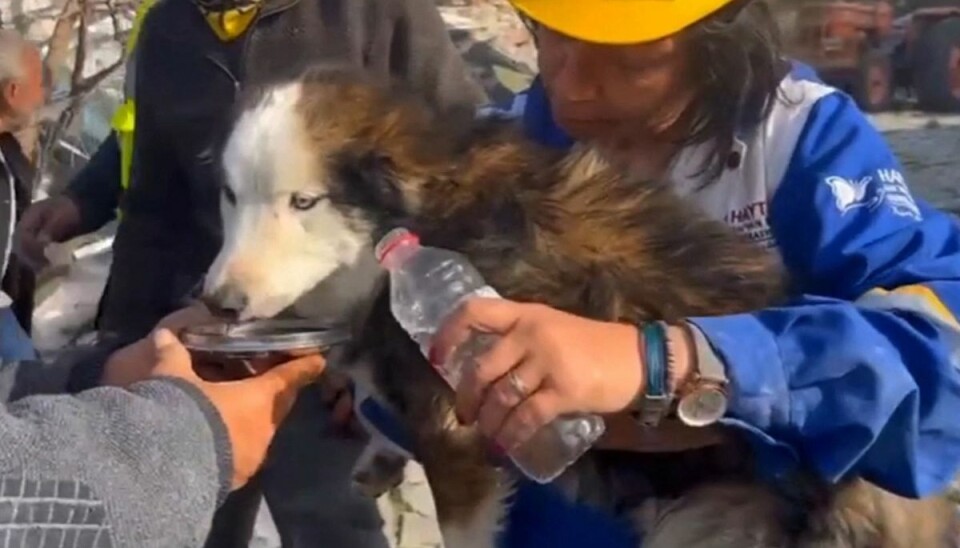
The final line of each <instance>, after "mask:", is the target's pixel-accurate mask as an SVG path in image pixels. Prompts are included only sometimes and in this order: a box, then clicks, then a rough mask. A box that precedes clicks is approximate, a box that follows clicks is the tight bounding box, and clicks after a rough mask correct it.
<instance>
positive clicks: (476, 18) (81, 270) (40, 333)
mask: <svg viewBox="0 0 960 548" xmlns="http://www.w3.org/2000/svg"><path fill="white" fill-rule="evenodd" d="M438 4H440V5H441V10H442V12H443V15H444V17H445V19H446V21H447V23H448V25H449V26H450V27H451V34H452V35H453V37H454V39H455V41H456V42H457V43H458V46H459V47H460V48H461V51H462V53H463V55H464V57H465V58H466V59H467V60H468V61H469V62H470V64H471V66H472V68H473V70H474V72H475V74H476V76H477V78H478V79H480V80H481V81H482V82H483V83H484V84H485V85H486V87H487V88H488V90H489V91H490V92H491V94H492V95H493V96H494V97H496V98H503V97H504V96H506V95H507V94H509V93H510V92H513V91H517V90H519V89H521V88H522V87H523V86H524V85H525V83H526V82H527V81H528V80H529V78H530V76H531V75H532V70H531V69H530V67H532V66H534V63H535V53H534V51H533V48H532V44H531V43H530V40H529V36H528V35H527V34H526V33H525V31H524V29H523V27H522V25H520V24H519V22H518V21H517V20H516V18H515V16H514V15H513V13H512V12H511V11H510V10H509V9H508V8H506V7H505V6H504V4H503V2H502V1H499V0H493V1H491V0H473V1H467V0H464V1H455V0H439V1H438ZM873 121H874V123H875V124H876V126H877V127H878V128H879V129H880V130H881V131H882V132H883V133H884V134H885V136H886V138H887V139H888V141H889V142H890V144H891V145H892V147H893V149H894V150H895V152H896V153H897V154H898V155H899V157H900V159H901V160H902V162H903V164H904V167H905V171H906V173H907V175H908V179H909V180H910V181H911V184H912V187H913V189H914V191H915V192H916V193H917V194H919V195H920V196H922V197H924V198H926V199H927V200H929V201H931V202H932V203H934V204H935V205H937V206H939V207H941V208H944V209H948V210H950V211H953V212H955V213H960V180H958V178H960V116H954V117H945V116H939V117H936V116H929V115H924V114H920V113H915V112H909V111H904V112H895V113H888V114H882V115H878V116H874V117H873ZM107 232H109V230H108V231H107ZM108 265H109V254H104V255H99V256H96V257H92V258H89V259H86V260H84V261H81V262H79V263H74V264H73V265H72V266H71V267H70V268H69V269H67V270H65V273H64V274H61V275H60V276H58V277H57V279H56V282H55V283H51V284H47V285H46V287H45V288H44V289H42V290H41V295H40V296H39V297H40V300H41V301H42V302H41V303H40V305H39V307H38V309H37V316H36V321H35V324H36V325H37V333H36V340H37V343H38V345H39V346H40V347H41V348H42V349H51V350H52V349H56V348H61V347H63V346H64V345H65V344H66V343H67V342H69V341H70V340H72V339H74V338H75V336H76V333H77V332H82V331H83V330H84V329H85V328H86V327H87V326H88V325H89V322H90V320H91V319H92V317H93V314H94V312H95V309H96V300H97V298H98V297H99V295H100V292H101V290H102V287H103V281H104V278H105V275H106V270H107V267H108ZM380 506H381V508H382V510H383V515H384V518H385V522H386V523H385V531H386V533H387V534H388V537H389V538H390V539H391V542H392V544H393V546H394V547H396V548H433V547H439V546H441V541H440V535H439V530H438V529H437V525H436V521H435V519H434V515H435V512H434V506H433V500H432V497H431V495H430V490H429V487H428V486H427V483H426V479H425V477H424V475H423V471H422V469H420V468H419V467H418V466H416V465H411V466H410V468H409V470H408V474H407V479H406V481H405V482H404V483H403V484H402V485H401V486H400V487H399V488H398V489H397V490H396V491H395V492H393V493H390V494H389V495H388V496H385V497H384V498H383V499H382V500H381V501H380ZM251 546H252V547H257V548H274V547H277V546H279V542H278V540H277V536H276V531H275V529H274V528H273V524H272V521H271V520H270V516H269V512H268V511H266V509H264V511H263V512H261V515H260V517H259V520H258V526H257V529H256V537H255V539H254V540H253V542H252V543H251Z"/></svg>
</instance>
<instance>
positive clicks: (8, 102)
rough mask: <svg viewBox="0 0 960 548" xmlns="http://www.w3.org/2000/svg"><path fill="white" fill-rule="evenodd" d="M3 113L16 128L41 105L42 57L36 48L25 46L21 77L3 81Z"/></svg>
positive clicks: (42, 99)
mask: <svg viewBox="0 0 960 548" xmlns="http://www.w3.org/2000/svg"><path fill="white" fill-rule="evenodd" d="M2 91H3V106H4V111H5V112H4V115H5V116H6V117H7V118H8V120H7V123H8V125H10V126H13V128H14V129H18V128H19V127H22V126H23V125H25V124H27V123H28V122H29V121H30V119H31V118H32V117H33V115H34V113H36V111H37V110H38V109H39V108H40V107H41V106H43V103H44V100H45V98H46V97H45V92H44V86H43V59H41V57H40V52H39V51H38V50H37V49H36V48H26V49H25V51H24V59H23V77H21V78H17V79H14V80H10V81H7V82H4V83H3V90H2Z"/></svg>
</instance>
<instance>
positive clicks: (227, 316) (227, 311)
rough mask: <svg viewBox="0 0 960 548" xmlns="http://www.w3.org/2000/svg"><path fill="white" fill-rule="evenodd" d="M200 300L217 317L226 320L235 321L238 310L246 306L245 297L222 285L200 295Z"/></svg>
mask: <svg viewBox="0 0 960 548" xmlns="http://www.w3.org/2000/svg"><path fill="white" fill-rule="evenodd" d="M200 302H202V303H203V304H204V306H206V307H207V310H209V311H210V313H211V314H213V315H214V316H215V317H217V318H221V319H224V320H226V321H236V320H237V318H238V317H239V316H240V312H242V311H243V309H244V308H246V307H247V297H246V296H245V295H242V294H240V293H239V292H236V291H231V290H230V289H229V288H227V287H223V288H220V289H218V290H217V291H214V292H213V293H205V294H203V296H201V297H200Z"/></svg>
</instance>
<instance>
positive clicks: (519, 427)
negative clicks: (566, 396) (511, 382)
mask: <svg viewBox="0 0 960 548" xmlns="http://www.w3.org/2000/svg"><path fill="white" fill-rule="evenodd" d="M560 404H561V401H560V397H559V395H558V394H557V392H555V391H553V390H550V389H541V390H538V391H536V392H534V394H533V395H532V396H530V397H529V398H527V399H525V400H523V402H521V403H520V405H518V406H517V407H515V408H514V409H513V411H512V412H511V413H510V414H509V415H507V418H506V420H505V421H504V423H503V427H502V428H501V429H500V432H499V433H497V435H496V436H495V439H496V441H497V444H498V445H500V447H503V448H504V449H505V450H506V451H508V452H509V451H512V450H513V449H515V448H517V447H519V446H521V445H523V444H524V443H526V442H528V441H530V439H531V438H532V437H533V436H534V434H536V433H537V431H538V430H540V429H541V428H543V427H545V426H547V425H548V424H550V423H551V422H552V421H553V420H554V419H556V418H557V417H558V416H559V414H560V409H561V405H560Z"/></svg>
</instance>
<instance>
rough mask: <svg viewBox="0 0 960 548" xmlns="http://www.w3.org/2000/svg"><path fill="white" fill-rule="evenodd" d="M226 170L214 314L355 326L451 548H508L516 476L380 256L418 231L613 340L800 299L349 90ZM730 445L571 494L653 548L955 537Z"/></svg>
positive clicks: (474, 140)
mask: <svg viewBox="0 0 960 548" xmlns="http://www.w3.org/2000/svg"><path fill="white" fill-rule="evenodd" d="M223 168H224V171H225V173H224V174H225V177H224V188H223V200H222V216H223V223H224V233H225V241H224V245H223V248H222V251H221V252H220V254H219V255H218V257H217V258H216V261H215V263H214V265H213V267H212V269H211V271H210V273H209V275H208V278H207V284H206V288H205V291H206V294H207V295H208V298H210V299H212V300H213V301H215V302H216V303H217V304H218V305H219V306H221V307H223V308H227V309H231V310H233V311H235V312H236V314H237V315H239V317H240V318H241V319H250V318H260V317H271V316H275V315H278V314H281V313H284V312H289V311H291V310H292V311H293V313H295V314H298V315H300V316H307V317H313V318H318V319H323V320H326V321H330V322H336V323H347V324H350V325H352V326H355V334H356V336H355V339H354V343H353V344H352V345H351V346H350V347H349V348H346V349H344V350H342V352H340V353H339V354H338V355H336V356H332V357H331V361H332V362H333V363H336V364H338V365H339V366H341V367H343V368H344V369H346V370H347V371H349V372H350V374H351V375H352V376H353V377H354V378H355V379H356V381H357V382H358V383H359V384H360V385H361V386H364V387H365V388H366V389H367V390H369V391H370V392H371V393H372V394H373V395H374V397H375V398H376V399H377V400H378V401H379V402H381V404H383V405H384V406H385V407H386V408H388V409H390V410H391V411H392V412H393V413H394V414H396V416H397V417H399V420H400V421H401V422H402V423H403V424H404V425H405V426H406V428H407V429H408V431H409V432H410V433H411V438H412V440H413V443H412V445H413V452H414V453H415V455H416V458H417V459H418V460H419V461H420V462H421V463H422V464H423V466H424V468H425V470H426V473H427V477H428V479H429V482H430V485H431V488H432V490H433V493H434V497H435V501H436V505H437V513H438V517H439V520H440V525H441V529H442V532H443V536H444V539H445V542H446V544H447V546H450V547H451V548H471V547H478V548H479V547H492V546H494V537H495V534H496V532H497V529H498V527H499V526H500V525H501V522H502V519H503V517H504V516H505V497H506V496H507V495H508V494H509V492H510V488H511V483H512V478H513V475H512V474H513V473H512V472H510V471H506V470H502V469H499V468H496V467H494V466H492V465H491V464H490V463H489V460H488V459H487V451H486V446H485V443H484V440H482V439H481V438H480V436H479V435H478V433H477V432H476V431H475V430H474V429H473V428H469V427H462V426H460V425H458V424H457V422H456V421H455V420H454V418H453V416H452V412H451V409H452V401H453V400H452V393H451V391H450V390H449V388H448V387H447V386H446V385H445V384H444V383H443V381H442V380H441V379H440V378H439V376H438V375H437V374H436V373H435V372H434V371H433V370H432V368H431V367H430V366H429V365H428V363H427V362H426V360H424V359H423V357H422V356H421V354H420V352H419V350H418V348H417V346H416V345H415V344H414V343H413V342H411V341H410V340H409V338H408V337H407V336H406V335H405V333H403V331H402V330H401V329H400V328H399V326H398V325H397V324H396V322H395V321H394V320H393V318H392V316H391V314H390V312H389V307H388V306H389V305H388V296H387V291H386V290H385V285H384V284H383V280H384V276H383V274H382V272H381V271H380V270H379V268H378V267H377V265H376V264H375V262H374V259H373V253H372V246H373V244H374V243H375V242H376V241H377V240H378V239H379V237H381V236H382V235H383V234H384V233H385V232H386V231H387V230H389V229H391V228H394V227H396V226H405V227H408V228H410V229H412V230H413V231H415V232H417V233H418V234H419V235H420V236H421V240H422V241H423V242H424V243H425V244H426V245H433V246H439V247H445V248H449V249H453V250H457V251H459V252H462V253H464V254H466V255H467V256H468V257H469V259H470V260H471V261H472V262H473V263H474V265H476V267H477V268H478V269H479V270H480V272H481V273H482V274H483V275H484V277H485V278H486V279H487V281H488V282H489V283H490V284H491V285H493V286H494V287H495V288H497V289H498V290H499V291H500V292H501V294H502V295H504V296H505V297H507V298H511V299H516V300H523V301H533V302H540V303H546V304H548V305H551V306H553V307H556V308H559V309H562V310H566V311H570V312H574V313H577V314H580V315H583V316H587V317H591V318H596V319H602V320H608V321H621V322H628V323H638V322H642V321H646V320H654V319H660V320H666V321H673V320H681V319H683V318H685V317H689V316H697V315H712V314H733V313H739V312H745V311H751V310H756V309H759V308H763V307H766V306H770V305H772V304H775V303H777V302H779V301H780V300H781V299H782V298H784V296H785V295H787V285H786V283H785V277H784V275H783V271H782V269H781V267H780V265H779V263H778V261H777V259H776V257H775V256H774V255H773V254H770V253H768V252H766V251H762V250H760V249H757V248H756V247H754V246H753V245H751V244H749V243H747V242H745V241H744V240H742V239H741V238H740V237H738V236H736V235H735V234H734V233H733V232H732V231H731V230H730V229H728V228H727V227H726V226H725V225H723V224H721V223H719V222H715V221H712V220H708V219H707V218H705V217H704V216H703V215H702V214H701V213H700V212H699V211H698V210H696V209H695V208H694V207H692V206H688V205H686V204H685V203H684V202H682V201H681V200H680V199H678V198H676V197H675V196H674V194H673V193H672V192H671V191H670V190H669V188H668V187H667V186H665V185H663V184H661V183H657V182H651V181H642V180H635V179H632V178H630V177H627V176H625V175H624V174H622V172H620V171H618V170H616V169H613V168H611V167H610V166H609V165H607V164H606V163H605V162H604V161H602V159H600V158H599V157H598V156H597V155H596V154H595V153H593V152H590V151H587V150H578V151H575V152H572V153H564V152H559V151H554V150H550V149H546V148H543V147H540V146H538V145H536V144H534V143H531V142H529V141H527V140H525V139H524V138H523V137H522V136H521V135H520V134H519V133H518V132H517V131H516V129H515V128H514V127H513V125H512V124H511V123H509V122H505V121H498V120H483V121H478V120H474V119H473V118H464V117H462V116H461V117H456V116H455V115H448V114H447V113H442V112H436V111H435V110H434V109H432V108H430V107H429V106H427V105H424V104H422V103H421V102H419V101H418V100H417V99H416V98H414V97H406V96H405V95H404V94H403V93H402V92H401V91H399V90H396V89H391V88H390V87H389V86H387V85H380V84H377V83H372V82H365V81H364V80H363V78H361V77H359V76H356V75H349V74H344V73H341V72H339V71H337V70H330V69H315V70H313V71H311V72H309V73H307V74H306V75H305V76H303V77H302V78H301V79H299V80H297V81H295V82H289V83H283V84H280V85H276V86H273V87H270V88H269V89H266V90H261V91H260V92H259V93H257V94H254V95H253V96H252V97H251V98H250V99H249V101H247V102H245V103H244V106H243V109H242V111H241V113H240V114H239V116H238V119H237V121H236V125H235V127H234V129H233V132H232V133H231V135H230V136H229V139H228V140H227V141H226V145H225V147H224V151H223ZM584 366H585V367H590V366H592V365H591V364H584ZM599 366H600V365H596V367H599ZM723 440H724V441H721V442H720V443H718V444H715V445H713V446H710V447H707V448H704V449H701V450H696V451H684V452H681V453H671V454H664V453H642V454H639V453H638V454H629V455H624V454H618V453H608V452H604V451H600V450H593V451H591V452H589V453H588V455H587V456H586V457H584V458H583V459H581V461H580V462H579V463H578V464H577V465H575V466H574V467H572V468H571V470H570V471H568V472H567V473H566V474H565V475H564V476H563V477H562V478H561V479H560V480H558V484H559V485H561V486H563V487H564V488H565V489H566V491H567V492H568V493H569V495H570V496H571V497H574V498H577V499H579V500H582V501H588V502H591V503H594V504H599V505H603V506H605V507H607V508H608V509H609V510H610V511H616V512H626V513H628V514H629V515H630V516H631V517H633V519H634V520H635V522H636V524H637V526H638V528H639V529H640V530H641V532H642V533H643V535H644V536H645V537H646V538H645V541H644V546H654V547H664V546H669V547H676V546H685V547H686V546H698V547H700V546H724V547H737V548H745V547H748V546H771V547H772V546H777V547H779V546H850V547H864V548H866V547H871V548H875V547H901V546H902V547H904V548H906V547H908V546H942V545H945V544H946V543H947V542H948V537H949V535H951V534H952V533H953V531H952V530H951V527H953V516H954V510H953V508H952V507H951V506H950V505H949V504H947V503H946V502H944V501H943V500H941V499H939V498H933V499H929V500H924V501H910V500H906V499H901V498H899V497H895V496H893V495H891V494H889V493H885V492H883V491H881V490H879V489H877V488H876V487H873V486H871V485H869V484H867V483H866V482H864V481H861V480H858V479H850V480H848V481H845V482H843V483H842V484H840V485H825V484H823V483H821V482H819V481H818V480H816V479H814V476H813V475H803V474H797V476H796V477H795V478H792V479H790V480H784V481H783V482H781V483H779V484H777V485H776V486H767V485H766V484H763V483H761V482H759V481H757V480H756V479H755V477H754V474H753V473H752V469H753V468H752V466H751V463H750V459H749V456H750V452H749V450H747V449H746V448H745V446H744V445H743V444H742V443H740V441H739V440H738V439H737V438H736V436H735V435H733V434H732V433H727V434H726V435H725V436H724V438H723ZM373 460H376V459H373ZM399 460H402V459H398V458H397V457H396V452H394V453H393V454H392V455H387V456H386V457H385V460H384V459H381V462H388V463H392V464H394V465H396V464H397V462H398V461H399ZM366 477H367V479H370V478H374V479H377V478H380V479H382V478H384V477H390V475H387V476H383V475H382V474H381V475H378V476H370V475H369V474H368V475H367V476H366ZM624 486H628V487H626V488H625V487H624ZM381 487H382V486H381ZM376 491H377V490H376V489H374V492H376Z"/></svg>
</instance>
